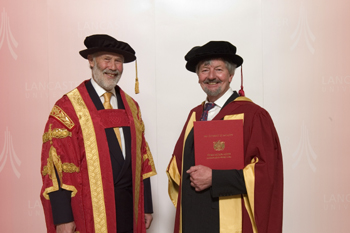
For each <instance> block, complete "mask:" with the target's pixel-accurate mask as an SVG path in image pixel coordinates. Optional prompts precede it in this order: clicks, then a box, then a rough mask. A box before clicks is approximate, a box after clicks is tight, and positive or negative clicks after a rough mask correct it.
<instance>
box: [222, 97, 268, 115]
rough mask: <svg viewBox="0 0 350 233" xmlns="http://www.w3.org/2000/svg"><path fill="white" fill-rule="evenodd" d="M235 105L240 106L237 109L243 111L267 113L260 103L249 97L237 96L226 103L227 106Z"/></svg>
mask: <svg viewBox="0 0 350 233" xmlns="http://www.w3.org/2000/svg"><path fill="white" fill-rule="evenodd" d="M237 105H240V107H239V108H238V109H237V110H239V111H244V112H248V113H267V111H266V110H265V109H264V108H263V107H261V106H260V105H258V104H256V103H254V102H253V101H252V100H251V99H249V98H247V97H238V98H236V99H235V100H234V101H232V102H231V103H230V104H228V105H227V107H228V108H232V109H233V108H236V106H237Z"/></svg>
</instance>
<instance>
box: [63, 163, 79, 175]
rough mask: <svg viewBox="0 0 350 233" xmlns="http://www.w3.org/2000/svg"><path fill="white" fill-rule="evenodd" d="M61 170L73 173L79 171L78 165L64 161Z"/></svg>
mask: <svg viewBox="0 0 350 233" xmlns="http://www.w3.org/2000/svg"><path fill="white" fill-rule="evenodd" d="M62 170H63V171H64V172H68V173H73V172H79V171H80V169H79V167H77V166H75V165H74V164H73V163H64V164H62Z"/></svg>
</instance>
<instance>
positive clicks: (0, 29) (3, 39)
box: [0, 9, 18, 60]
mask: <svg viewBox="0 0 350 233" xmlns="http://www.w3.org/2000/svg"><path fill="white" fill-rule="evenodd" d="M5 44H7V47H8V49H9V50H10V53H11V55H12V57H13V59H15V60H17V54H16V53H15V51H14V49H13V47H15V48H17V46H18V42H17V41H16V39H15V38H14V36H13V35H12V32H11V28H10V18H9V17H8V16H7V13H6V12H5V9H3V11H2V13H1V24H0V51H1V49H2V48H3V47H4V46H5Z"/></svg>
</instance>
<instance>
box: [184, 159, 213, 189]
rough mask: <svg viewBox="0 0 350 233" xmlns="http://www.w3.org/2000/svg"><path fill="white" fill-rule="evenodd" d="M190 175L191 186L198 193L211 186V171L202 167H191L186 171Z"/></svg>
mask: <svg viewBox="0 0 350 233" xmlns="http://www.w3.org/2000/svg"><path fill="white" fill-rule="evenodd" d="M186 172H187V173H188V174H190V180H191V186H192V187H194V189H195V190H196V191H197V192H199V191H202V190H204V189H207V188H209V187H210V186H211V184H212V170H211V169H210V168H209V167H206V166H203V165H197V166H192V167H190V169H188V170H187V171H186Z"/></svg>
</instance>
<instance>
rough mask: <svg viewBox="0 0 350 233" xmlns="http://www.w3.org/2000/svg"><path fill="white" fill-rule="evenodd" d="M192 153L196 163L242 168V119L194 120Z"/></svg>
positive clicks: (217, 166)
mask: <svg viewBox="0 0 350 233" xmlns="http://www.w3.org/2000/svg"><path fill="white" fill-rule="evenodd" d="M194 154H195V164H196V165H204V166H207V167H210V168H211V169H215V170H228V169H243V168H244V154H243V120H217V121H195V122H194Z"/></svg>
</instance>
